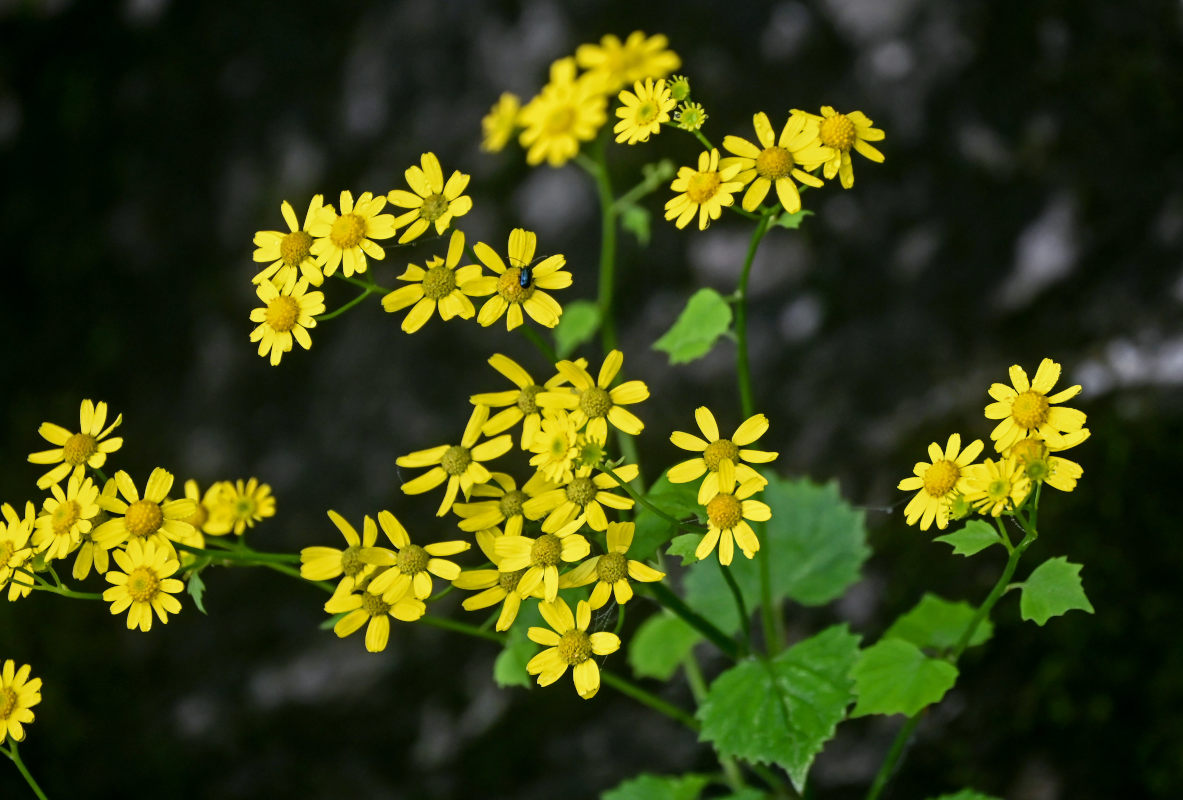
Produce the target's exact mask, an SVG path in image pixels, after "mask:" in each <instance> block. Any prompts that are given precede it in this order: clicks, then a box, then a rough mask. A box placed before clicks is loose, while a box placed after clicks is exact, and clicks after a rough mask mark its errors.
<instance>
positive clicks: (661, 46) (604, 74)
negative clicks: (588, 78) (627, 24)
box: [575, 31, 682, 92]
mask: <svg viewBox="0 0 1183 800" xmlns="http://www.w3.org/2000/svg"><path fill="white" fill-rule="evenodd" d="M668 46H669V39H668V38H666V36H665V35H664V34H660V33H659V34H657V35H655V36H648V37H647V36H645V34H644V32H643V31H633V32H632V33H630V34H629V35H628V38H627V39H625V40H624V42H621V41H620V38H619V37H617V36H615V35H614V34H611V33H610V34H608V35H606V36H604V37H603V38H602V39H600V43H599V44H581V45H579V47H577V48H576V49H575V60H576V61H577V62H579V66H581V67H583V68H584V69H586V70H589V71H590V72H591V73H592V74H594V75H597V76H599V77H600V79H601V80H602V81H603V83H604V86H605V91H608V92H614V91H616V90H617V89H619V88H620V87H622V86H627V85H628V84H630V83H632V82H633V81H639V80H644V79H645V78H664V77H665V76H666V75H669V74H670V73H671V72H673V71H674V70H676V69H677V68H678V67H680V66H682V59H681V58H679V57H678V54H677V53H675V52H674V51H673V50H669V49H667V48H668Z"/></svg>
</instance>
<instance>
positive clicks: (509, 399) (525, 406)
mask: <svg viewBox="0 0 1183 800" xmlns="http://www.w3.org/2000/svg"><path fill="white" fill-rule="evenodd" d="M489 366H491V367H492V368H493V369H495V370H497V371H498V372H500V373H501V374H502V375H504V376H505V377H506V378H507V379H509V381H510V382H511V383H513V384H514V385H515V386H517V387H518V388H517V390H513V389H507V390H506V391H503V392H483V393H481V394H474V395H472V396H471V397H470V398H468V399H469V402H471V403H472V404H473V405H474V406H475V405H486V406H489V408H491V409H492V408H503V407H504V408H503V410H502V411H499V412H497V413H496V414H494V415H493V416H491V417H489V421H488V422H486V423H485V427H484V428H482V429H481V432H482V433H483V434H485V435H486V436H494V435H496V434H498V433H501V432H503V431H506V430H509V429H510V428H512V427H513V426H514V425H516V424H518V423H519V422H521V423H522V437H521V447H522V449H523V450H528V449H529V448H530V442H531V441H533V439H534V435H535V434H536V433H538V431H539V429H540V428H541V427H542V410H541V409H540V408H539V407H538V403H536V402H535V397H537V395H538V394H539V392H544V391H546V390H547V389H556V388H558V387H559V386H561V385H562V384H563V383H565V382H566V380H567V379H566V378H564V377H563V376H562V374H558V375H555V376H553V377H552V378H550V380H548V381H547V382H546V383H545V384H544V385H542V386H539V385H538V384H537V383H535V382H534V379H533V378H531V377H530V373H528V372H526V370H524V369H523V368H522V367H521V366H520V365H519V364H518V363H517V362H516V361H514V360H513V359H511V358H510V357H509V356H503V355H501V354H500V353H494V354H493V355H491V356H490V357H489Z"/></svg>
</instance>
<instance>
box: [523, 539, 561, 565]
mask: <svg viewBox="0 0 1183 800" xmlns="http://www.w3.org/2000/svg"><path fill="white" fill-rule="evenodd" d="M562 552H563V543H562V541H561V540H560V539H559V537H558V536H555V535H554V534H553V533H544V534H542V535H541V536H539V537H538V538H537V539H535V540H534V544H533V545H532V546H531V548H530V563H532V564H533V565H534V566H536V567H553V566H557V565H558V563H559V561H560V560H561V555H562Z"/></svg>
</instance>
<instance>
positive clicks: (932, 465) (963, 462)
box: [898, 433, 982, 531]
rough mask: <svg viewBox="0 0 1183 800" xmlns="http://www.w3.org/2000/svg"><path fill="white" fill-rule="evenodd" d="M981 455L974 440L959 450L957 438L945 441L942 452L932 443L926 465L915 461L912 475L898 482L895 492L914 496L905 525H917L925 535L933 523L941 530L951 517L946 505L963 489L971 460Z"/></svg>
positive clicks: (907, 512) (938, 446) (959, 445)
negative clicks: (910, 493) (903, 492)
mask: <svg viewBox="0 0 1183 800" xmlns="http://www.w3.org/2000/svg"><path fill="white" fill-rule="evenodd" d="M981 452H982V442H981V440H980V439H975V440H974V441H972V442H970V444H969V445H968V446H967V447H966V448H965V449H964V450H963V449H962V448H961V435H960V434H957V433H954V434H953V435H951V436H950V437H949V440H948V442H946V444H945V447H944V449H942V448H941V446H940V445H939V444H937V443H936V442H933V443H932V444H930V445H929V446H928V457H929V460H928V461H919V462H917V463H916V465H915V466H914V467H913V468H912V475H911V476H909V477H907V478H904V479H903V480H902V481H900V482H899V486H898V488H899V489H900V490H901V491H905V492H913V491H914V492H916V494H914V495H913V496H912V499H911V500H909V501H908V505H906V506H905V507H904V518H905V519H906V520H907V523H908V524H909V525H915V524H917V523H918V522H919V524H920V530H922V531H926V530H928V529H929V528H930V527H932V524H933V522H936V525H937V527H938V528H940V529H942V530H944V528H945V527H946V526H948V524H949V518H950V516H951V506H950V504H951V503H952V502H953V500H954V499H955V498H957V497H959V496H960V495H962V494H964V493H965V491H966V489H967V483H966V480H967V478H966V476H967V474H968V472H969V467H970V465H971V464H972V463H973V460H974V459H975V458H977V457H978V454H979V453H981Z"/></svg>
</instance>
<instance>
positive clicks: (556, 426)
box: [527, 409, 579, 485]
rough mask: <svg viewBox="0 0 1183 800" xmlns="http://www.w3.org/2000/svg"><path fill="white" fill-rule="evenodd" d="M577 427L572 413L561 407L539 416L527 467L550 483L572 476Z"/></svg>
mask: <svg viewBox="0 0 1183 800" xmlns="http://www.w3.org/2000/svg"><path fill="white" fill-rule="evenodd" d="M578 441H579V428H578V427H576V425H575V422H574V420H572V419H571V415H570V414H568V413H567V412H566V411H563V410H562V409H557V410H555V409H551V410H549V411H548V412H547V414H546V416H544V417H543V418H542V424H541V426H540V427H539V429H538V431H537V432H535V434H534V435H533V436H532V437H531V438H530V441H529V443H528V448H527V449H528V450H529V451H530V452H531V453H533V454H534V455H533V456H531V457H530V466H532V467H536V468H537V469H538V474H539V475H541V476H542V477H543V478H544V479H546V480H547V481H550V482H551V483H554V484H558V485H563V484H566V483H569V482H570V481H571V479H572V478H574V477H575V472H574V470H575V457H576V456H577V455H578V454H579V450H578V447H577V443H578Z"/></svg>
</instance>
